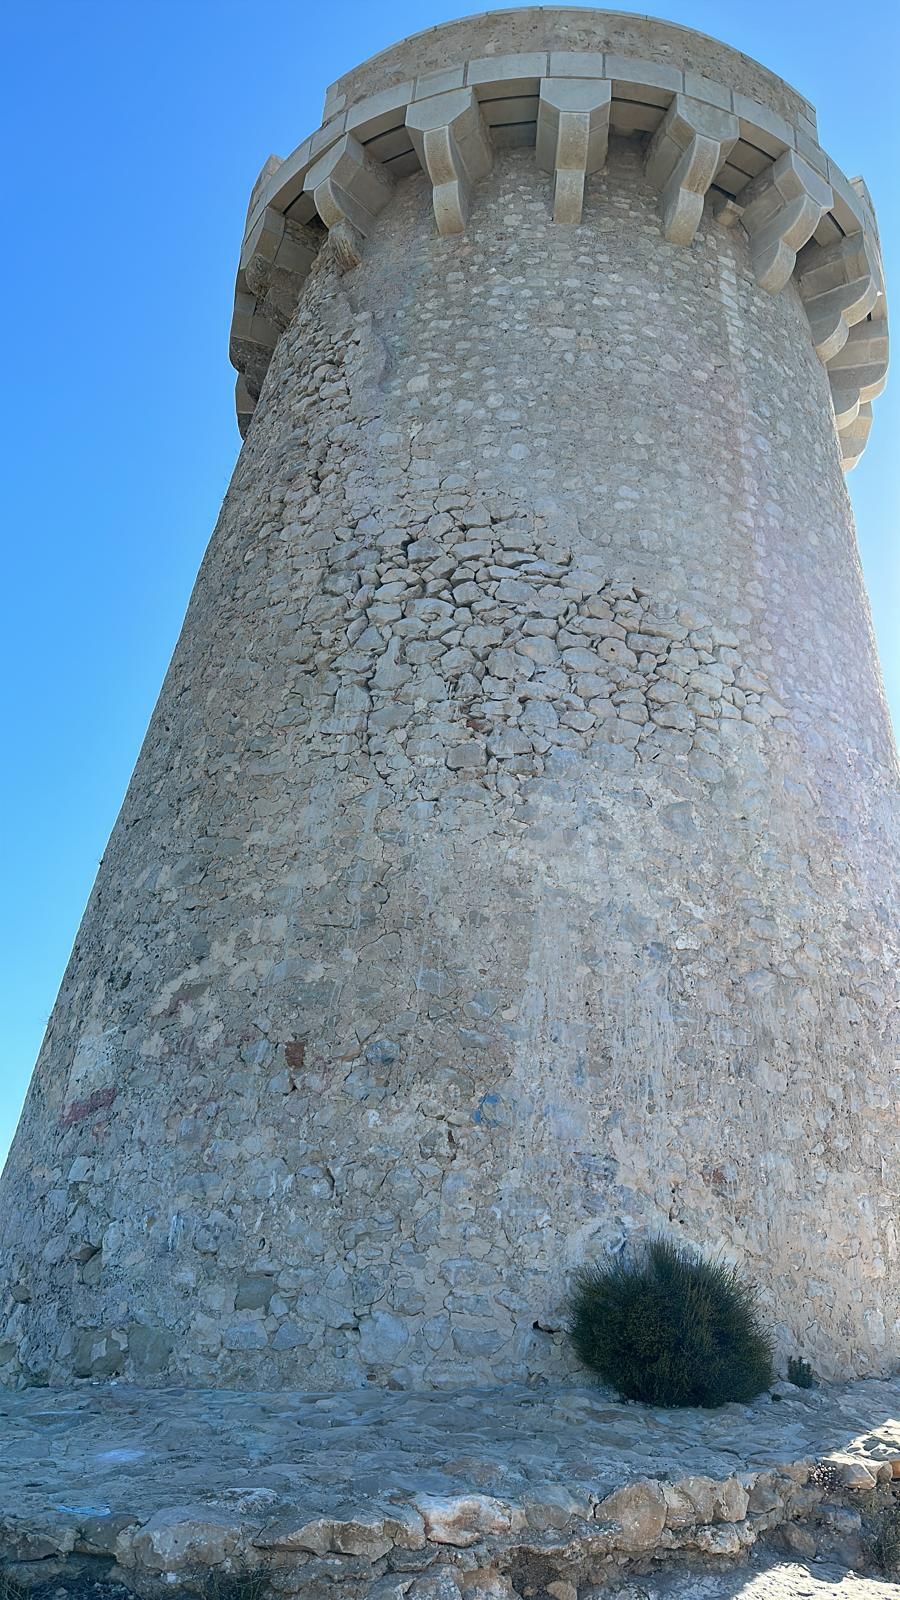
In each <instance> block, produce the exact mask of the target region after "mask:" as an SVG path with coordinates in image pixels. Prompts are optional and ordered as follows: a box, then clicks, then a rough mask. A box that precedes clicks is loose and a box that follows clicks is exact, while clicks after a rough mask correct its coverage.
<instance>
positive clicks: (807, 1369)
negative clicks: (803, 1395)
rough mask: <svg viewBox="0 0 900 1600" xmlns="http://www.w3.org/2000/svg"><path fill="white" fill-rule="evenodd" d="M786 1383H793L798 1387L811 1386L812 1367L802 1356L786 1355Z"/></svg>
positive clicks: (808, 1387) (806, 1387) (807, 1387)
mask: <svg viewBox="0 0 900 1600" xmlns="http://www.w3.org/2000/svg"><path fill="white" fill-rule="evenodd" d="M788 1383H795V1384H796V1385H797V1388H798V1389H811V1388H812V1386H813V1369H812V1367H811V1366H810V1364H809V1362H808V1361H804V1359H803V1357H802V1356H788Z"/></svg>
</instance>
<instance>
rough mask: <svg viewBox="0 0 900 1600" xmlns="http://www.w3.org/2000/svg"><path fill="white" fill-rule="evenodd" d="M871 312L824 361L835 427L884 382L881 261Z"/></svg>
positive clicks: (884, 314) (850, 418)
mask: <svg viewBox="0 0 900 1600" xmlns="http://www.w3.org/2000/svg"><path fill="white" fill-rule="evenodd" d="M876 268H877V273H878V282H877V295H876V299H875V304H874V306H873V307H872V310H871V312H870V313H869V315H868V316H867V317H865V318H864V320H863V321H861V322H857V323H855V324H854V326H853V327H852V328H851V329H850V332H849V334H848V336H847V339H846V341H845V343H844V344H843V345H842V347H841V349H840V350H839V351H838V353H837V355H836V356H832V358H831V360H830V361H828V362H827V363H826V366H827V370H828V377H829V379H830V382H831V398H832V401H833V403H834V415H835V420H836V421H837V425H838V428H843V427H845V426H846V425H847V423H848V422H853V421H854V420H855V418H856V417H857V416H858V414H859V411H860V407H861V406H863V405H866V404H867V403H868V402H869V401H871V400H875V399H876V398H877V397H878V395H880V394H881V393H882V391H883V389H884V386H885V384H886V383H887V373H888V360H889V357H890V341H889V338H888V321H887V304H886V301H885V297H884V287H883V279H882V276H881V263H880V262H876Z"/></svg>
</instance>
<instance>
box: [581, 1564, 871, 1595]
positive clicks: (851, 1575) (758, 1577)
mask: <svg viewBox="0 0 900 1600" xmlns="http://www.w3.org/2000/svg"><path fill="white" fill-rule="evenodd" d="M604 1600H606V1597H604ZM608 1600H900V1584H897V1583H888V1582H887V1581H886V1580H885V1579H883V1578H882V1579H878V1578H862V1577H859V1575H858V1574H857V1573H855V1572H845V1571H841V1569H840V1568H839V1567H836V1566H834V1565H832V1564H830V1563H825V1562H823V1563H822V1564H821V1565H819V1564H816V1565H815V1566H812V1565H807V1564H806V1563H802V1564H801V1563H799V1562H795V1561H783V1560H777V1559H776V1560H768V1561H763V1562H758V1561H754V1562H752V1563H751V1564H750V1566H747V1567H739V1568H738V1569H737V1570H736V1571H731V1572H725V1573H697V1572H696V1571H694V1572H681V1573H675V1574H671V1573H670V1574H666V1575H664V1576H661V1577H658V1578H653V1579H647V1578H643V1579H640V1580H639V1581H638V1582H635V1583H631V1582H629V1583H628V1584H626V1585H624V1586H622V1587H615V1588H612V1589H610V1590H609V1591H608Z"/></svg>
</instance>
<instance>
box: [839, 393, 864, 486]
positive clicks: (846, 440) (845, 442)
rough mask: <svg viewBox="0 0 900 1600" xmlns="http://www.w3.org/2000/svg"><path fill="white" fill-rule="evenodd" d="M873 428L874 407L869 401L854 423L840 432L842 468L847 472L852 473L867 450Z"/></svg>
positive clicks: (849, 423)
mask: <svg viewBox="0 0 900 1600" xmlns="http://www.w3.org/2000/svg"><path fill="white" fill-rule="evenodd" d="M871 427H872V407H871V406H870V405H869V403H868V401H866V402H865V404H864V405H861V406H860V408H859V410H858V412H857V414H856V416H855V417H854V418H853V421H852V422H848V423H847V426H846V427H844V428H840V429H839V430H838V441H839V443H840V446H841V466H842V467H843V469H844V471H845V472H852V470H853V468H854V467H855V466H856V463H857V461H858V460H859V458H860V456H861V455H862V453H863V451H864V450H865V448H866V443H867V441H868V437H869V433H870V431H871Z"/></svg>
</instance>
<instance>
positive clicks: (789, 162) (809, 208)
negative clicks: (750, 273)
mask: <svg viewBox="0 0 900 1600" xmlns="http://www.w3.org/2000/svg"><path fill="white" fill-rule="evenodd" d="M831 200H832V193H831V189H830V188H829V186H828V184H827V183H826V182H825V180H824V178H822V177H821V176H820V175H819V173H817V172H814V171H813V169H812V167H810V166H809V165H808V164H807V163H806V162H805V161H804V160H803V158H802V157H801V156H798V155H797V154H796V153H795V152H794V151H792V150H786V151H785V152H784V153H783V154H782V155H780V156H779V157H778V160H777V161H774V162H773V163H772V165H771V167H768V168H767V169H766V171H765V172H763V173H761V174H760V176H759V177H758V178H754V179H753V181H752V183H750V184H748V185H747V188H746V189H744V190H742V191H741V195H740V200H739V202H738V203H739V204H740V206H741V220H742V222H743V225H744V228H745V229H746V231H747V234H748V236H749V238H750V257H751V260H752V262H753V270H754V272H755V274H756V281H757V283H758V284H759V286H760V288H761V289H765V290H767V292H768V293H769V294H777V293H778V292H779V290H781V289H783V288H784V286H785V284H786V283H787V281H788V279H789V277H790V276H791V273H792V272H793V270H794V265H795V262H796V260H797V251H798V250H800V249H802V247H803V245H805V244H806V243H807V242H808V240H810V239H811V238H812V236H813V234H814V233H815V230H816V226H817V224H818V221H819V218H820V217H821V215H822V213H823V212H824V211H827V209H828V207H829V206H830V205H831Z"/></svg>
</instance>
